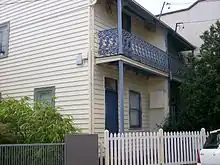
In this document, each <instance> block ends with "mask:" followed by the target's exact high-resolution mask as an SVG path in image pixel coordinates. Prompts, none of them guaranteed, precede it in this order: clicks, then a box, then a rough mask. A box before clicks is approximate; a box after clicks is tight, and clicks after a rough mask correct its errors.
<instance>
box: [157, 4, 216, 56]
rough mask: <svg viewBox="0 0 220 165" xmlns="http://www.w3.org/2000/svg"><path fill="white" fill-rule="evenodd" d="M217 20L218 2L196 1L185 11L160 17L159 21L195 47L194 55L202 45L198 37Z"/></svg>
mask: <svg viewBox="0 0 220 165" xmlns="http://www.w3.org/2000/svg"><path fill="white" fill-rule="evenodd" d="M219 19H220V1H219V0H198V1H196V2H195V3H193V4H192V5H191V6H189V7H188V8H186V9H182V10H177V11H173V12H168V13H165V14H162V16H161V20H163V21H164V22H165V23H167V24H168V25H169V26H171V27H172V28H173V29H176V31H177V32H178V33H179V34H180V35H182V36H183V37H185V38H186V39H187V40H188V41H189V42H191V43H192V44H193V45H195V46H196V47H197V49H196V53H198V52H199V48H200V46H201V45H202V43H203V41H202V39H201V38H200V36H201V35H202V34H203V32H204V31H205V30H208V29H209V27H210V26H211V25H212V24H214V23H215V22H216V21H217V20H219Z"/></svg>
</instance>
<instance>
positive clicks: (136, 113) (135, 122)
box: [129, 91, 142, 128]
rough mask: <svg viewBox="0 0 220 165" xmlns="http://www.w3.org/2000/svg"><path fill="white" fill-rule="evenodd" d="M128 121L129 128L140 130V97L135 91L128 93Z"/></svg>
mask: <svg viewBox="0 0 220 165" xmlns="http://www.w3.org/2000/svg"><path fill="white" fill-rule="evenodd" d="M129 111H130V112H129V120H130V128H141V125H142V118H141V114H142V113H141V95H140V93H138V92H135V91H129Z"/></svg>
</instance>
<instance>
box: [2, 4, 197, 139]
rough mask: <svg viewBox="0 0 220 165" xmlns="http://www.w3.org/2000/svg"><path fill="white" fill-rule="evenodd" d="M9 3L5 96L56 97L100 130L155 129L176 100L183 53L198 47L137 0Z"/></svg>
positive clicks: (88, 127)
mask: <svg viewBox="0 0 220 165" xmlns="http://www.w3.org/2000/svg"><path fill="white" fill-rule="evenodd" d="M10 1H11V2H16V0H14V1H13V0H10ZM10 1H7V2H6V4H5V5H3V6H2V7H1V13H0V32H1V33H0V34H1V35H0V44H1V45H0V48H1V57H0V93H1V95H2V97H3V98H6V97H8V96H10V97H15V98H20V97H22V96H28V97H30V98H32V99H33V100H48V101H51V103H53V104H55V105H56V106H59V107H60V108H61V110H60V113H62V114H68V115H72V116H73V118H74V121H75V124H76V125H77V126H78V127H80V128H81V129H82V131H83V132H88V133H98V134H100V136H102V135H103V131H104V130H105V129H109V130H110V131H111V132H118V131H131V130H132V131H135V130H138V131H150V130H156V129H157V128H158V127H157V126H158V124H161V123H162V122H163V121H164V119H165V117H166V116H167V115H168V114H169V109H175V107H176V106H178V101H177V99H176V98H177V97H176V95H178V94H176V92H172V91H173V90H172V89H175V88H176V86H177V85H178V84H179V83H180V81H181V78H180V77H179V70H180V69H181V67H182V58H181V56H180V54H179V52H181V51H188V50H193V49H194V46H193V45H192V44H190V43H189V42H188V41H187V40H185V39H184V38H183V37H181V36H180V35H179V34H176V33H175V32H174V30H173V29H172V28H170V27H169V26H167V25H166V24H164V23H163V22H160V21H158V20H157V18H156V17H154V16H153V15H152V14H151V13H149V12H148V11H147V10H146V9H144V8H143V7H142V6H140V5H139V4H138V3H136V2H135V1H133V0H126V1H124V3H123V7H121V6H120V3H119V2H120V0H118V2H117V1H114V0H99V1H96V0H95V1H90V0H62V1H60V0H47V1H44V0H42V1H41V0H39V1H32V2H31V1H30V2H23V3H10ZM117 3H119V4H117ZM121 18H122V19H121ZM168 59H170V60H168ZM169 73H170V74H169ZM169 75H171V76H169ZM169 77H170V78H171V80H170V79H169ZM174 91H175V90H174ZM52 96H56V100H55V102H53V101H52V99H51V98H52ZM171 102H172V104H171ZM170 106H172V107H173V108H170ZM123 128H124V129H123Z"/></svg>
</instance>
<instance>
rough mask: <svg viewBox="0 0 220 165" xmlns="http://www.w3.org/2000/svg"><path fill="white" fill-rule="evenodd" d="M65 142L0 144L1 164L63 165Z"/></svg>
mask: <svg viewBox="0 0 220 165" xmlns="http://www.w3.org/2000/svg"><path fill="white" fill-rule="evenodd" d="M64 147H65V144H64V143H54V144H53V143H51V144H13V145H0V164H1V165H65V160H64V158H65V148H64Z"/></svg>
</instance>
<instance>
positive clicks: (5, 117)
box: [0, 98, 79, 144]
mask: <svg viewBox="0 0 220 165" xmlns="http://www.w3.org/2000/svg"><path fill="white" fill-rule="evenodd" d="M57 110H58V108H57V107H54V106H52V105H50V104H47V103H46V102H43V103H35V104H34V105H32V104H30V103H29V100H28V98H22V99H20V100H16V99H13V98H9V99H5V100H2V101H1V102H0V132H1V133H0V143H22V144H24V143H52V142H63V141H64V136H65V135H67V134H71V133H74V132H78V131H79V130H78V129H77V128H76V127H74V125H73V124H74V123H73V120H72V118H71V117H69V116H62V115H61V114H60V113H58V112H57Z"/></svg>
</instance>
